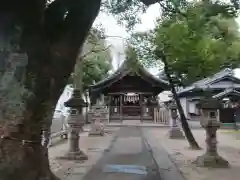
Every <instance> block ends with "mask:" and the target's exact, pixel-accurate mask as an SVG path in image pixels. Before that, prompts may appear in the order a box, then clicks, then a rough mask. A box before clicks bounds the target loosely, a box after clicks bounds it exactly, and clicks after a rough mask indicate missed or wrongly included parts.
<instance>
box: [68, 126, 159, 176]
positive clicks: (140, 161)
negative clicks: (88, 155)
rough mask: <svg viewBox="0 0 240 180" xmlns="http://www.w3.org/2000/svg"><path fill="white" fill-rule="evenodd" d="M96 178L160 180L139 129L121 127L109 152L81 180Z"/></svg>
mask: <svg viewBox="0 0 240 180" xmlns="http://www.w3.org/2000/svg"><path fill="white" fill-rule="evenodd" d="M96 178H97V179H98V180H160V176H159V173H158V168H157V165H156V163H155V161H154V159H153V157H152V156H151V153H150V152H149V148H148V146H147V144H146V143H145V142H144V139H143V136H142V133H141V130H140V128H138V127H131V128H130V127H122V128H121V129H120V130H119V131H118V132H117V136H116V139H115V142H113V144H112V147H111V149H110V151H109V152H106V153H105V154H104V156H103V157H102V158H101V159H100V160H99V161H98V163H97V164H96V165H94V166H93V167H92V169H91V170H90V171H89V172H88V173H87V174H86V175H85V176H84V178H83V180H95V179H96ZM71 180H75V179H71ZM76 180H77V178H76Z"/></svg>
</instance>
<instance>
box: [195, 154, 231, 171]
mask: <svg viewBox="0 0 240 180" xmlns="http://www.w3.org/2000/svg"><path fill="white" fill-rule="evenodd" d="M194 164H196V165H197V166H200V167H212V168H227V167H229V163H228V161H227V160H225V159H224V158H222V157H221V156H219V155H218V154H215V155H211V154H209V153H205V154H204V155H202V156H199V157H197V159H196V160H195V161H194Z"/></svg>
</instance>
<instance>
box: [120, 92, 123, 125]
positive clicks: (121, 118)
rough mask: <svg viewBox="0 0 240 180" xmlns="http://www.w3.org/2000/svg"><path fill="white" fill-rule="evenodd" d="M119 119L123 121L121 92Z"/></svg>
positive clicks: (121, 97)
mask: <svg viewBox="0 0 240 180" xmlns="http://www.w3.org/2000/svg"><path fill="white" fill-rule="evenodd" d="M119 100H120V120H121V122H123V117H122V116H123V114H122V100H123V96H122V94H120V99H119Z"/></svg>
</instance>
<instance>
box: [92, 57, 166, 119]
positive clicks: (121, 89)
mask: <svg viewBox="0 0 240 180" xmlns="http://www.w3.org/2000/svg"><path fill="white" fill-rule="evenodd" d="M167 89H169V83H168V82H167V81H165V80H163V79H160V78H157V77H155V76H153V75H152V74H150V73H149V72H148V71H147V70H146V69H145V68H144V67H143V66H142V65H141V64H140V63H138V62H137V61H129V60H126V61H124V62H123V64H122V65H121V66H120V68H119V69H118V70H117V71H116V72H115V73H113V74H112V75H110V76H109V77H107V78H106V79H104V80H102V81H100V82H98V83H96V84H94V85H91V86H90V87H89V94H90V99H91V103H92V104H95V103H96V100H97V99H98V98H100V97H101V95H104V97H105V99H106V105H107V106H108V109H109V120H110V122H113V121H114V122H119V121H120V122H121V121H123V120H141V122H146V121H147V122H150V121H153V119H154V117H153V116H154V108H155V107H156V106H157V105H158V94H159V93H161V92H162V91H165V90H167Z"/></svg>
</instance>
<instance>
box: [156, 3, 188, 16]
mask: <svg viewBox="0 0 240 180" xmlns="http://www.w3.org/2000/svg"><path fill="white" fill-rule="evenodd" d="M158 4H159V5H160V6H161V8H162V9H163V10H165V11H166V12H171V13H173V14H175V15H177V14H180V15H181V16H183V17H187V15H186V14H185V13H183V12H182V11H181V10H180V9H179V8H177V7H175V8H169V7H167V6H165V5H164V4H163V3H162V2H158Z"/></svg>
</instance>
